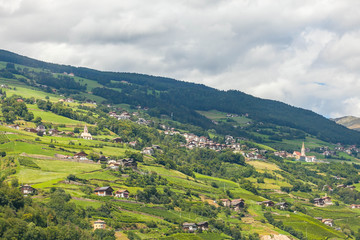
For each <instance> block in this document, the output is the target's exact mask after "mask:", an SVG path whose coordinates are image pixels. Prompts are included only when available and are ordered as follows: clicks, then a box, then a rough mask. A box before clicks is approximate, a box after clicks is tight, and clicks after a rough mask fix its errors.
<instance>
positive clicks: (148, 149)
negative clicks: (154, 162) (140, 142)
mask: <svg viewBox="0 0 360 240" xmlns="http://www.w3.org/2000/svg"><path fill="white" fill-rule="evenodd" d="M141 153H142V154H146V155H150V156H152V155H153V154H154V149H153V148H152V147H146V148H144V149H143V150H142V151H141Z"/></svg>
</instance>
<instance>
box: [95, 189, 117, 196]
mask: <svg viewBox="0 0 360 240" xmlns="http://www.w3.org/2000/svg"><path fill="white" fill-rule="evenodd" d="M113 192H114V189H113V188H112V187H97V188H95V190H94V193H95V194H96V195H98V196H102V197H104V196H112V195H113Z"/></svg>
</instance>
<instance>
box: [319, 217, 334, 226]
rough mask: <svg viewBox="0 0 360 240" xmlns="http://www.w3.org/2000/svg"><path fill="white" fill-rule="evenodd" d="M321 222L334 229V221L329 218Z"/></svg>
mask: <svg viewBox="0 0 360 240" xmlns="http://www.w3.org/2000/svg"><path fill="white" fill-rule="evenodd" d="M321 222H322V223H323V224H325V225H327V226H329V227H332V226H333V225H334V220H332V219H329V218H327V219H323V220H322V221H321Z"/></svg>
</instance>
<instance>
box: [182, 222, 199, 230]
mask: <svg viewBox="0 0 360 240" xmlns="http://www.w3.org/2000/svg"><path fill="white" fill-rule="evenodd" d="M183 230H184V231H186V232H195V231H196V230H197V225H196V223H188V222H184V223H183Z"/></svg>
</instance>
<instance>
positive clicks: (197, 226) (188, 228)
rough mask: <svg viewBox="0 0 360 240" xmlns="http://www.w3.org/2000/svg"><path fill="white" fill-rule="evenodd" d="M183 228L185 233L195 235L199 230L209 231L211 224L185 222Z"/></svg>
mask: <svg viewBox="0 0 360 240" xmlns="http://www.w3.org/2000/svg"><path fill="white" fill-rule="evenodd" d="M182 228H183V230H184V231H185V232H189V233H193V232H195V231H197V230H201V231H207V230H209V223H208V222H206V221H205V222H199V223H188V222H184V223H183V224H182Z"/></svg>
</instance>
